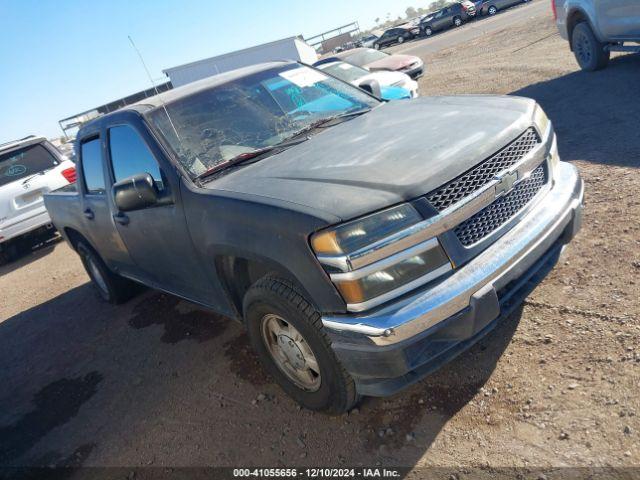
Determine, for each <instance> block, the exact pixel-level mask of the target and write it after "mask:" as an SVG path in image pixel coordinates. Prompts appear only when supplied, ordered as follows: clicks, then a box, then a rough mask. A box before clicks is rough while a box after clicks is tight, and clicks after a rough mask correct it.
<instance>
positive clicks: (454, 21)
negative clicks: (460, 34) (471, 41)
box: [453, 17, 462, 27]
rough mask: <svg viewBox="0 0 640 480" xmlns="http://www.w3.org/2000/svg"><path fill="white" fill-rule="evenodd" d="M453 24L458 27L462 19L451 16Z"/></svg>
mask: <svg viewBox="0 0 640 480" xmlns="http://www.w3.org/2000/svg"><path fill="white" fill-rule="evenodd" d="M453 24H454V25H455V26H456V27H459V26H460V25H462V19H461V18H460V17H454V18H453Z"/></svg>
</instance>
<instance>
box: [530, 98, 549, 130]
mask: <svg viewBox="0 0 640 480" xmlns="http://www.w3.org/2000/svg"><path fill="white" fill-rule="evenodd" d="M533 123H534V124H535V125H536V127H538V133H539V134H540V136H541V137H543V136H544V134H545V133H547V128H549V123H550V122H549V117H547V114H546V113H545V112H544V110H543V109H542V107H541V106H540V105H536V109H535V111H534V112H533Z"/></svg>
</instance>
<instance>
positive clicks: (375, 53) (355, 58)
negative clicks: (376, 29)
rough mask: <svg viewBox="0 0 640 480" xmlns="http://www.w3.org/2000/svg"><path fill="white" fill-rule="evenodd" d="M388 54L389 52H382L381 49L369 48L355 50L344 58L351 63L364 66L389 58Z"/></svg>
mask: <svg viewBox="0 0 640 480" xmlns="http://www.w3.org/2000/svg"><path fill="white" fill-rule="evenodd" d="M388 56H389V55H388V54H386V53H384V52H381V51H380V50H373V49H371V48H367V49H365V50H360V51H358V52H354V53H352V54H351V55H349V56H346V57H344V59H345V60H346V61H347V62H349V63H352V64H354V65H358V66H360V67H362V66H364V65H367V64H368V63H372V62H375V61H377V60H382V59H383V58H387V57H388Z"/></svg>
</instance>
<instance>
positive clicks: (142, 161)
mask: <svg viewBox="0 0 640 480" xmlns="http://www.w3.org/2000/svg"><path fill="white" fill-rule="evenodd" d="M109 151H110V153H111V166H112V168H113V177H114V179H115V181H116V182H119V181H120V180H124V179H125V178H127V177H130V176H132V175H136V174H139V173H148V174H149V175H151V177H152V178H153V180H154V181H155V183H156V186H157V187H158V190H160V191H162V190H164V182H163V180H162V175H161V173H160V167H159V166H158V162H157V161H156V159H155V157H154V156H153V155H152V154H151V152H150V151H149V148H148V147H147V145H146V144H145V142H144V140H142V138H141V137H140V135H138V132H136V131H135V130H134V129H133V127H130V126H129V125H119V126H117V127H112V128H110V129H109Z"/></svg>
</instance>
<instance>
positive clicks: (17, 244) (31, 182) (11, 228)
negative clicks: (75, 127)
mask: <svg viewBox="0 0 640 480" xmlns="http://www.w3.org/2000/svg"><path fill="white" fill-rule="evenodd" d="M75 181H76V168H75V165H74V163H73V162H72V161H70V160H69V159H68V158H67V157H66V156H64V155H62V154H61V153H60V152H59V151H58V150H56V148H55V147H54V146H53V145H51V144H50V143H49V142H48V141H47V140H46V139H45V138H42V137H34V136H30V137H26V138H23V139H21V140H16V141H14V142H9V143H5V144H2V145H0V263H3V262H4V261H9V260H12V259H14V258H15V257H16V256H18V255H19V254H20V252H21V251H22V250H23V249H25V248H26V247H29V246H30V245H31V244H30V241H32V240H33V238H34V237H38V236H40V234H42V233H45V232H46V231H47V230H50V229H51V228H53V227H52V225H51V219H50V218H49V214H48V213H47V210H46V208H45V206H44V202H43V200H42V195H43V194H45V193H48V192H50V191H52V190H56V189H58V188H61V187H64V186H65V185H69V184H70V183H74V182H75Z"/></svg>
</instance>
